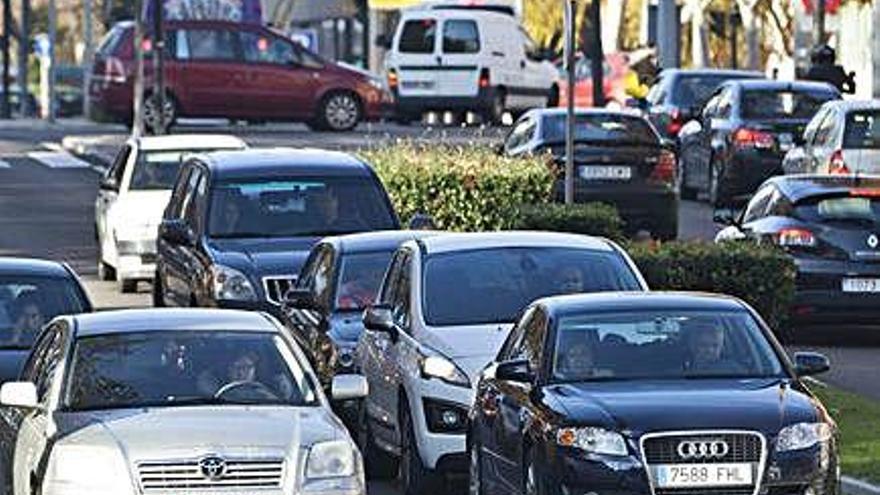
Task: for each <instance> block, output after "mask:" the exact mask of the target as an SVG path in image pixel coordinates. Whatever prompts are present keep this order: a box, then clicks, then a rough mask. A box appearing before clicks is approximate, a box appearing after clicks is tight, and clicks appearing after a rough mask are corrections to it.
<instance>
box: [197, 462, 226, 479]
mask: <svg viewBox="0 0 880 495" xmlns="http://www.w3.org/2000/svg"><path fill="white" fill-rule="evenodd" d="M199 470H200V471H201V472H202V476H204V477H205V478H207V479H209V480H211V481H217V480H219V479H221V478H223V476H224V475H225V474H226V461H225V460H224V459H223V458H221V457H217V456H208V457H204V458H202V460H200V461H199Z"/></svg>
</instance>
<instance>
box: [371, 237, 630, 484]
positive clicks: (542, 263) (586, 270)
mask: <svg viewBox="0 0 880 495" xmlns="http://www.w3.org/2000/svg"><path fill="white" fill-rule="evenodd" d="M618 290H629V291H641V290H647V285H646V284H645V281H644V279H643V278H642V276H641V274H640V273H639V271H638V269H637V268H636V267H635V265H634V264H633V263H632V261H631V260H630V259H629V257H628V256H627V255H626V253H624V252H623V251H622V250H621V249H620V248H618V247H617V246H616V245H614V244H613V243H611V242H610V241H607V240H604V239H599V238H593V237H587V236H580V235H572V234H558V233H543V232H493V233H470V234H441V235H437V236H434V237H426V238H422V239H418V240H413V241H408V242H406V243H404V244H402V246H401V248H400V249H398V251H397V252H396V253H395V255H394V257H393V258H392V260H391V264H390V266H389V268H388V271H387V272H386V274H385V278H384V281H383V282H382V287H381V289H380V291H379V297H378V302H377V303H376V305H375V306H373V307H372V308H370V309H368V310H367V311H366V312H365V314H364V326H365V327H366V330H365V331H364V332H363V334H362V335H361V338H360V340H359V342H358V348H357V352H356V356H357V357H356V359H357V360H358V367H359V369H360V370H361V372H362V373H363V374H364V375H366V378H367V382H368V384H369V386H370V390H371V393H370V395H369V396H368V397H367V399H366V400H365V401H364V402H363V404H362V407H361V409H362V412H361V414H362V421H361V424H362V426H363V431H361V432H360V434H359V437H360V442H361V444H360V445H361V449H362V451H363V452H364V455H365V457H366V463H367V469H368V471H369V473H370V475H371V476H379V477H381V476H392V475H393V474H394V473H395V471H397V470H398V468H399V473H400V476H401V479H402V482H403V486H404V487H405V489H406V493H407V494H408V495H416V494H422V493H441V491H438V487H437V483H439V482H441V481H442V478H443V477H445V476H447V475H453V476H454V475H457V474H462V475H466V473H467V465H468V464H467V457H466V454H465V432H466V428H467V417H468V411H469V409H470V407H471V405H472V402H473V398H474V390H473V384H475V383H476V380H477V379H478V377H479V374H480V371H481V370H482V368H483V367H485V365H486V364H487V363H489V361H491V360H492V359H493V358H494V357H495V355H496V354H497V352H498V348H499V347H500V346H501V344H502V342H504V339H505V338H506V337H507V334H508V332H509V330H510V327H511V326H512V324H513V322H514V321H515V319H516V317H517V313H519V312H520V311H521V310H522V309H524V308H525V307H526V306H527V305H528V304H529V303H530V302H532V301H533V300H535V299H538V298H540V297H544V296H550V295H557V294H563V293H578V292H597V291H618Z"/></svg>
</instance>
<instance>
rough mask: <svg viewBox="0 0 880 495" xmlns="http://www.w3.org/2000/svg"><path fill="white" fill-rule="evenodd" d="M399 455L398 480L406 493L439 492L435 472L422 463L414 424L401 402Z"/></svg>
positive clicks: (412, 494)
mask: <svg viewBox="0 0 880 495" xmlns="http://www.w3.org/2000/svg"><path fill="white" fill-rule="evenodd" d="M400 428H401V432H400V433H401V434H400V436H401V442H400V443H401V453H400V454H401V455H400V481H401V484H402V485H403V491H404V493H405V494H406V495H423V494H426V493H441V491H440V488H442V487H441V486H440V482H439V480H438V476H437V474H436V473H435V472H434V471H433V470H430V469H428V468H426V467H425V465H424V464H423V463H422V458H421V456H420V455H419V446H418V444H417V443H416V439H415V425H414V424H413V420H412V414H411V413H410V411H409V407H407V406H406V404H405V403H404V404H402V407H401V412H400Z"/></svg>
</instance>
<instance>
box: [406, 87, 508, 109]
mask: <svg viewBox="0 0 880 495" xmlns="http://www.w3.org/2000/svg"><path fill="white" fill-rule="evenodd" d="M495 93H496V91H495V89H494V88H483V89H480V90H479V91H478V92H477V94H476V95H473V96H432V95H424V96H406V95H401V94H400V93H398V92H395V93H394V104H393V107H394V111H395V113H396V114H397V115H420V114H422V113H424V112H428V111H443V110H459V111H473V112H487V111H489V110H490V109H491V108H492V102H493V100H494V98H495Z"/></svg>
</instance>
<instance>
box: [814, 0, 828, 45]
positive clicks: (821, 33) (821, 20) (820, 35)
mask: <svg viewBox="0 0 880 495" xmlns="http://www.w3.org/2000/svg"><path fill="white" fill-rule="evenodd" d="M824 43H825V0H816V6H815V8H814V9H813V44H814V46H819V45H822V44H824Z"/></svg>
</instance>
